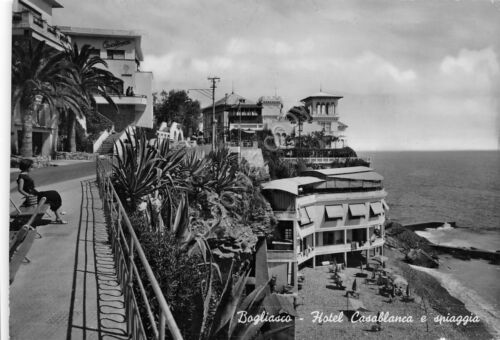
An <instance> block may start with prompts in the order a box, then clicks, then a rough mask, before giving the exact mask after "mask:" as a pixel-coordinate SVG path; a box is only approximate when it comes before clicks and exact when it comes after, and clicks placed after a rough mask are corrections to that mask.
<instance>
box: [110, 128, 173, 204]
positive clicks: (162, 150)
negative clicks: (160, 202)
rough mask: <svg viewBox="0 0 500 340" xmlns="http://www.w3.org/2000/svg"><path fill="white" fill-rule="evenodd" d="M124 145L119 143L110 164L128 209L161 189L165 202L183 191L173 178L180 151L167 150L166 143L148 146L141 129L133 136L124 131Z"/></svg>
mask: <svg viewBox="0 0 500 340" xmlns="http://www.w3.org/2000/svg"><path fill="white" fill-rule="evenodd" d="M126 137H127V142H124V141H122V140H119V142H118V146H117V149H118V150H117V157H116V160H117V161H116V164H114V165H113V175H114V182H115V185H116V187H117V189H118V191H119V192H120V193H121V194H122V195H123V196H124V197H125V198H126V201H127V203H128V206H129V208H130V209H132V210H134V209H135V207H136V206H137V205H138V204H139V203H140V202H141V201H142V200H143V199H144V198H146V197H147V196H148V195H150V194H153V193H155V191H157V190H160V191H161V193H162V194H163V195H164V199H165V200H166V201H167V202H172V201H173V200H174V195H173V193H174V192H177V191H178V190H179V189H180V188H182V185H181V183H180V182H179V181H178V180H176V179H175V175H174V173H175V172H176V171H177V169H178V167H179V166H180V162H181V160H182V156H183V151H182V150H181V149H180V150H176V151H172V150H170V149H169V144H168V141H162V142H161V143H159V144H158V143H157V144H154V145H149V144H148V141H147V139H146V135H145V134H144V133H143V132H142V130H140V129H135V131H134V133H133V134H132V133H131V132H130V131H128V130H127V131H126Z"/></svg>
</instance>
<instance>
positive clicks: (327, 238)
mask: <svg viewBox="0 0 500 340" xmlns="http://www.w3.org/2000/svg"><path fill="white" fill-rule="evenodd" d="M332 244H335V234H334V233H333V231H328V232H326V233H323V245H332Z"/></svg>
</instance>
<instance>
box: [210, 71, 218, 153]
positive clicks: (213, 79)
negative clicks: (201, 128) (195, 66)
mask: <svg viewBox="0 0 500 340" xmlns="http://www.w3.org/2000/svg"><path fill="white" fill-rule="evenodd" d="M208 80H210V81H211V82H212V86H211V87H210V88H211V89H212V151H213V150H215V142H216V138H215V135H216V133H217V125H216V123H217V122H216V120H215V88H216V86H215V83H216V82H218V81H220V78H219V77H208Z"/></svg>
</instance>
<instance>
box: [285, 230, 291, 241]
mask: <svg viewBox="0 0 500 340" xmlns="http://www.w3.org/2000/svg"><path fill="white" fill-rule="evenodd" d="M285 240H293V230H292V228H286V229H285Z"/></svg>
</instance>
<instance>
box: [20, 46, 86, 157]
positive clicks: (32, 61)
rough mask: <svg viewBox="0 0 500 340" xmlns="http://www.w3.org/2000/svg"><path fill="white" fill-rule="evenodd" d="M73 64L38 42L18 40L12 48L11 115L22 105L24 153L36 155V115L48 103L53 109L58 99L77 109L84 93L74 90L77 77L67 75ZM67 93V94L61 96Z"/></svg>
mask: <svg viewBox="0 0 500 340" xmlns="http://www.w3.org/2000/svg"><path fill="white" fill-rule="evenodd" d="M70 72H71V65H69V64H68V63H66V62H65V56H64V54H63V53H61V52H54V51H52V50H50V49H49V48H47V47H46V46H45V42H43V41H42V42H39V43H38V44H37V45H36V46H35V47H33V45H32V43H31V40H30V41H28V42H25V43H20V42H17V43H16V44H14V47H13V49H12V79H11V81H12V114H14V112H15V108H16V107H19V110H20V112H21V119H22V145H21V151H20V153H21V156H23V157H31V156H32V155H33V114H34V113H36V112H37V110H38V109H40V108H41V105H42V104H46V105H48V107H49V109H51V111H53V110H54V109H55V107H56V101H57V100H59V101H60V104H61V105H63V106H65V107H68V108H69V107H72V108H73V109H74V110H75V111H77V110H78V107H79V103H81V102H82V99H83V98H82V97H81V95H80V94H79V93H78V92H76V91H74V87H75V80H74V78H72V77H68V73H70ZM61 93H64V96H61Z"/></svg>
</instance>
